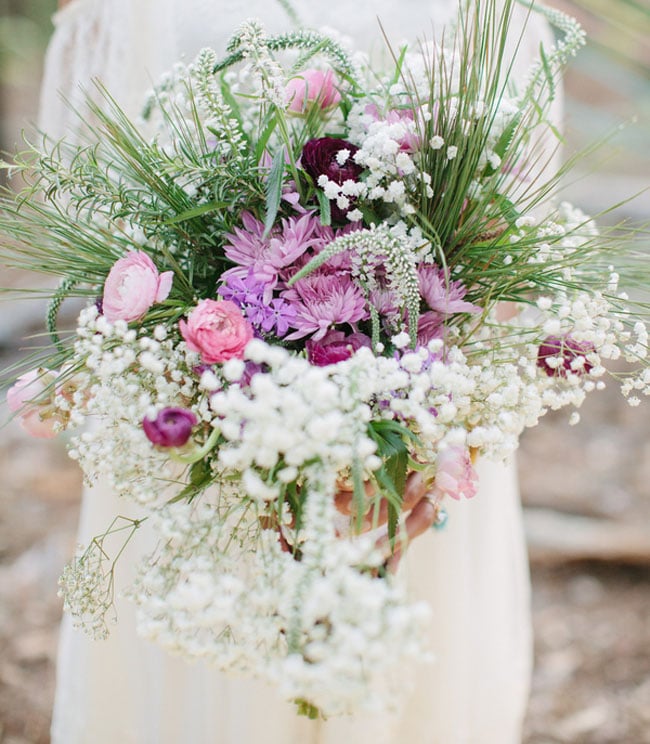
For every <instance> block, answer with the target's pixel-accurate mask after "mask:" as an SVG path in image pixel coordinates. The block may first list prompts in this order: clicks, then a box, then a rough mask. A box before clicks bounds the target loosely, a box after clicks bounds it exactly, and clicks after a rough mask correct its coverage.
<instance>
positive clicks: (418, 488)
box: [362, 472, 427, 532]
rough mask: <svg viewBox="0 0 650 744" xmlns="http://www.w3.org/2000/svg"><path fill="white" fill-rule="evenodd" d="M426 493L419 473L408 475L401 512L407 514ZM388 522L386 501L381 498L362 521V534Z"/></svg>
mask: <svg viewBox="0 0 650 744" xmlns="http://www.w3.org/2000/svg"><path fill="white" fill-rule="evenodd" d="M426 492H427V486H426V484H425V482H424V478H423V477H422V475H421V473H415V472H414V473H410V474H409V476H408V478H407V479H406V485H405V486H404V497H403V500H402V511H403V512H407V511H410V510H411V509H413V507H414V506H415V505H416V504H417V503H418V501H420V499H422V498H423V497H424V495H425V494H426ZM387 521H388V501H387V500H386V499H385V498H382V499H381V500H380V501H379V503H376V504H374V505H373V506H372V508H371V509H370V511H369V512H368V514H366V516H365V517H364V519H363V529H362V532H366V531H367V530H370V529H375V528H376V527H381V526H382V525H384V524H386V522H387Z"/></svg>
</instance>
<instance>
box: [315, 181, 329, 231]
mask: <svg viewBox="0 0 650 744" xmlns="http://www.w3.org/2000/svg"><path fill="white" fill-rule="evenodd" d="M316 198H317V199H318V206H319V207H320V223H321V225H331V224H332V207H331V205H330V200H329V199H328V198H327V197H326V196H325V192H324V191H323V190H322V189H316Z"/></svg>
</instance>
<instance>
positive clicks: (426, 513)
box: [334, 472, 440, 573]
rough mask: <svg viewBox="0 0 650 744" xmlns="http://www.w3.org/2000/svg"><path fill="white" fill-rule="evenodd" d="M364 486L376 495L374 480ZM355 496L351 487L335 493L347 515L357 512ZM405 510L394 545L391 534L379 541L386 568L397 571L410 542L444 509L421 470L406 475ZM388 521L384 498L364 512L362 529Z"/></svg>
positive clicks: (340, 506) (431, 523) (373, 527)
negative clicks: (404, 517)
mask: <svg viewBox="0 0 650 744" xmlns="http://www.w3.org/2000/svg"><path fill="white" fill-rule="evenodd" d="M364 487H365V489H366V495H367V496H368V498H372V497H373V496H374V488H373V486H372V484H371V483H370V482H368V481H366V483H365V486H364ZM353 496H354V494H353V492H352V491H351V490H348V489H346V488H342V489H339V491H338V492H337V494H336V496H335V497H334V499H335V502H336V508H337V509H338V510H339V511H340V512H341V513H342V514H345V515H346V516H347V515H352V514H353V502H354V499H353ZM402 511H403V512H404V513H407V512H408V516H407V517H406V519H405V520H404V523H403V525H402V526H401V527H400V528H399V529H398V531H397V534H396V535H395V539H394V542H393V545H391V540H390V539H389V537H388V535H384V536H382V537H380V538H379V540H378V541H377V547H378V548H379V549H380V550H381V552H382V554H383V555H384V558H385V559H386V568H387V570H388V571H390V572H393V573H394V572H395V571H397V568H398V566H399V562H400V560H401V557H402V554H403V551H404V550H405V549H406V547H407V546H408V543H409V542H410V541H411V540H414V539H415V538H416V537H418V536H419V535H421V534H422V533H424V532H426V531H427V530H428V529H429V527H431V526H432V525H433V524H434V522H435V521H436V519H437V517H438V515H439V513H440V504H439V503H437V502H435V501H434V500H433V499H432V498H431V497H430V495H429V489H428V486H427V484H426V483H425V481H424V478H423V477H422V474H421V473H417V472H413V473H411V474H410V475H409V476H408V478H407V479H406V485H405V487H404V499H403V501H402ZM387 521H388V502H387V501H386V499H384V498H382V499H380V500H379V502H378V504H377V505H373V506H371V507H370V509H369V510H368V512H367V514H364V516H363V521H362V523H361V531H362V532H367V531H369V530H371V529H375V528H377V527H381V526H382V525H384V524H386V522H387ZM393 546H394V547H393Z"/></svg>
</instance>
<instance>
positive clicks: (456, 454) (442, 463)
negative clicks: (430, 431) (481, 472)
mask: <svg viewBox="0 0 650 744" xmlns="http://www.w3.org/2000/svg"><path fill="white" fill-rule="evenodd" d="M437 466H438V468H437V470H436V479H435V481H434V484H433V493H432V496H433V497H434V498H443V497H444V496H451V498H452V499H456V500H458V499H460V497H461V496H464V497H465V498H466V499H471V498H473V497H474V496H476V491H477V486H478V476H477V474H476V471H475V470H474V468H473V466H472V459H471V457H470V454H469V451H468V450H467V449H466V448H465V447H461V446H459V445H455V446H451V447H445V449H441V450H440V452H439V453H438V461H437Z"/></svg>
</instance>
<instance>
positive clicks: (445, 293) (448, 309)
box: [418, 264, 481, 315]
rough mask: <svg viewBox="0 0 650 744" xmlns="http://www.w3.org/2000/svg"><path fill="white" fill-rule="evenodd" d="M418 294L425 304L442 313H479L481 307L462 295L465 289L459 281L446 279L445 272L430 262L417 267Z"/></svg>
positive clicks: (464, 293)
mask: <svg viewBox="0 0 650 744" xmlns="http://www.w3.org/2000/svg"><path fill="white" fill-rule="evenodd" d="M418 275H419V278H420V294H421V295H422V297H423V298H424V300H425V302H426V303H427V305H428V306H429V307H430V308H431V309H432V310H436V311H437V312H439V313H442V314H443V315H453V314H454V313H480V312H481V308H480V307H478V306H477V305H473V304H472V303H471V302H465V301H464V300H463V297H465V295H466V294H467V289H465V287H464V286H463V285H462V283H461V282H454V281H449V280H447V278H446V276H445V272H444V271H442V269H439V268H438V267H437V266H434V265H432V264H421V265H420V266H419V267H418Z"/></svg>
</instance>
